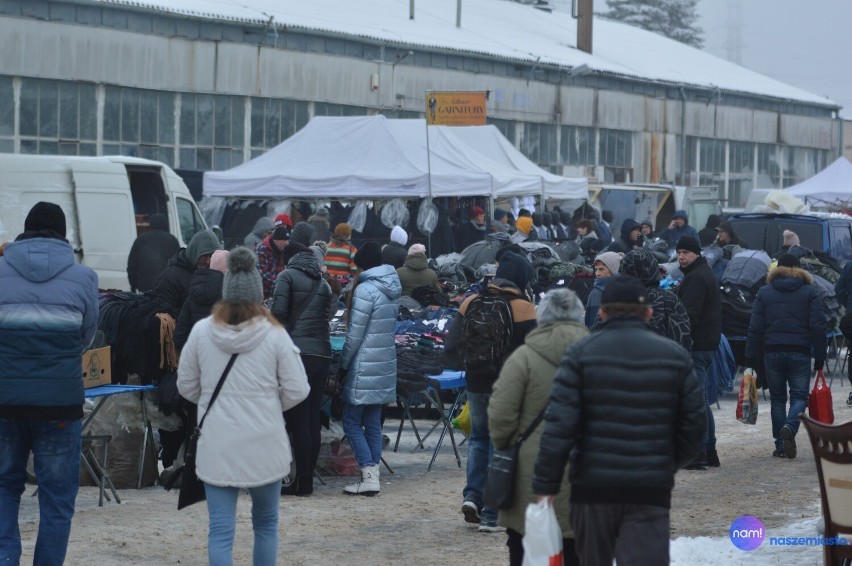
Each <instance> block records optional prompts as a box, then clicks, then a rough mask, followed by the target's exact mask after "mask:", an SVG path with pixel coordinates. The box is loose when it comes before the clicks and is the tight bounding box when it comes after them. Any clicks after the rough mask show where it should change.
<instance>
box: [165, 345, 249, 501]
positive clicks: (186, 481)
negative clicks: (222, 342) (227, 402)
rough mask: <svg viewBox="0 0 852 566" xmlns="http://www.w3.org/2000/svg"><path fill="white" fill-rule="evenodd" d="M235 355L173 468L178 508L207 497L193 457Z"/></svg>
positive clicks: (233, 356)
mask: <svg viewBox="0 0 852 566" xmlns="http://www.w3.org/2000/svg"><path fill="white" fill-rule="evenodd" d="M237 355H238V354H233V355H231V359H230V360H228V365H227V366H225V371H224V372H222V377H220V378H219V383H217V384H216V389H214V390H213V395H212V396H211V397H210V403H208V405H207V410H206V411H204V415H203V416H202V417H201V420H200V421H199V422H198V426H196V427H195V430H193V431H192V434H191V435H190V437H189V443H188V444H187V447H186V451H185V453H184V457H183V467H182V469H180V470H175V474H174V477H177V473H178V471H180V481H181V485H180V494H179V495H178V510H180V509H183V508H184V507H188V506H190V505H193V504H195V503H198V502H199V501H204V500H205V499H207V495H206V494H205V493H204V482H203V481H201V480H200V479H198V475H197V474H196V473H195V457H196V455H197V453H198V452H197V451H198V439H199V437H200V436H201V427H203V426H204V420H205V419H206V418H207V413H209V412H210V407H212V406H213V403H214V402H215V401H216V398H217V397H218V396H219V392H220V391H221V390H222V385H224V384H225V378H226V377H228V374H229V373H230V372H231V368H232V367H233V366H234V361H236V359H237Z"/></svg>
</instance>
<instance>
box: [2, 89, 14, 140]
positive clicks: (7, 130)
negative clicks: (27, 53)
mask: <svg viewBox="0 0 852 566" xmlns="http://www.w3.org/2000/svg"><path fill="white" fill-rule="evenodd" d="M14 135H15V93H14V90H13V85H12V77H2V76H0V144H2V143H3V141H2V140H3V138H11V137H12V136H14ZM8 141H11V139H9V140H8ZM0 147H2V146H0Z"/></svg>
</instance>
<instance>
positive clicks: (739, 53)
mask: <svg viewBox="0 0 852 566" xmlns="http://www.w3.org/2000/svg"><path fill="white" fill-rule="evenodd" d="M727 12H728V25H727V28H728V29H727V35H728V38H727V39H728V41H727V52H728V53H727V55H728V56H727V59H728V61H730V62H731V63H736V64H737V65H742V63H743V5H742V0H728V10H727Z"/></svg>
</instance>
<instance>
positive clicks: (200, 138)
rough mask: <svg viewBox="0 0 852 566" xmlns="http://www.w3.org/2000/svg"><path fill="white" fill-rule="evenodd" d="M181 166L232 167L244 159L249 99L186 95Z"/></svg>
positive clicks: (182, 109)
mask: <svg viewBox="0 0 852 566" xmlns="http://www.w3.org/2000/svg"><path fill="white" fill-rule="evenodd" d="M180 145H181V147H180V150H179V151H178V154H179V156H180V166H181V168H184V169H197V170H202V171H209V170H222V169H230V168H231V167H234V166H236V165H240V164H241V163H242V162H243V151H242V150H243V147H244V145H245V98H243V97H241V96H226V95H212V94H182V95H181V99H180Z"/></svg>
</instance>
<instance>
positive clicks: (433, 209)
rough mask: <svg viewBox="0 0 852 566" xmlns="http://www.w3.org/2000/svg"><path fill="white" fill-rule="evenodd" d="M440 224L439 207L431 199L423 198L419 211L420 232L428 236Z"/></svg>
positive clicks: (418, 227) (418, 223)
mask: <svg viewBox="0 0 852 566" xmlns="http://www.w3.org/2000/svg"><path fill="white" fill-rule="evenodd" d="M437 225H438V207H437V206H435V205H434V204H433V203H432V202H430V201H429V199H423V202H421V203H420V210H418V212H417V229H418V230H420V233H421V234H423V235H426V236H428V235H429V234H431V233H432V232H434V231H435V227H436V226H437Z"/></svg>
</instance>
